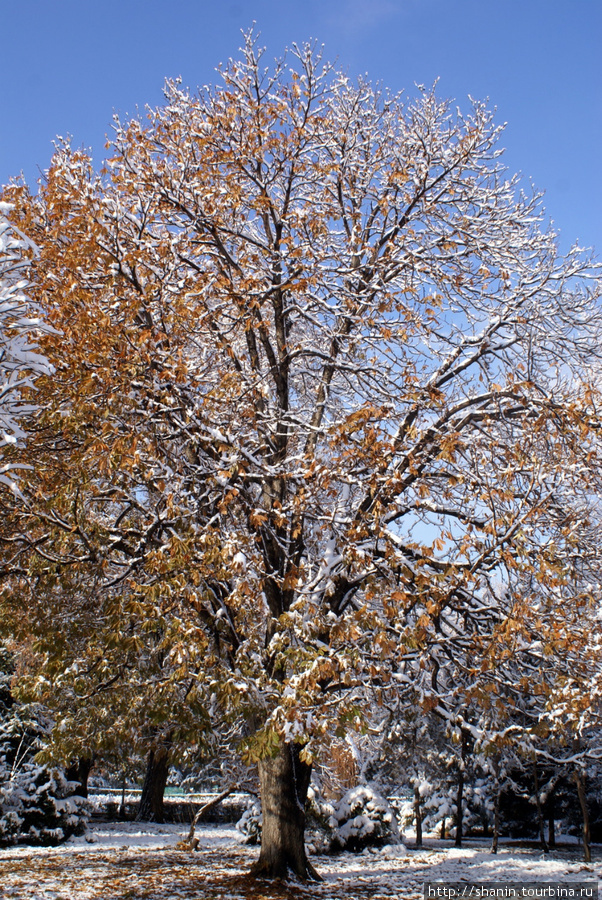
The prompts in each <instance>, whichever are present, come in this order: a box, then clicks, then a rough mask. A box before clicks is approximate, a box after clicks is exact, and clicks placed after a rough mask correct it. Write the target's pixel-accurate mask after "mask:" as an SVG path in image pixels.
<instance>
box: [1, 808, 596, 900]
mask: <svg viewBox="0 0 602 900" xmlns="http://www.w3.org/2000/svg"><path fill="white" fill-rule="evenodd" d="M186 833H187V829H186V828H185V827H184V826H182V825H141V824H139V823H111V824H106V823H96V822H93V823H92V826H91V829H90V831H89V832H88V834H87V835H85V836H84V837H78V838H72V839H71V840H70V841H69V842H68V843H67V844H65V845H63V846H60V847H55V848H31V847H15V848H11V849H8V850H0V897H1V898H2V900H143V898H144V900H271V898H274V900H276V898H287V900H288V898H293V897H299V898H304V897H307V898H308V900H309V898H311V900H368V898H370V900H398V898H399V900H418V898H422V897H423V885H424V883H425V882H434V881H438V882H448V883H452V882H476V883H478V882H506V883H507V882H510V881H518V882H533V881H547V882H556V883H560V884H563V885H566V884H567V883H568V882H575V881H589V882H592V881H597V882H600V881H601V880H602V852H601V848H596V852H595V853H594V862H593V864H591V865H589V866H586V865H585V864H584V863H583V862H582V861H581V859H580V856H579V850H578V848H577V847H575V849H572V848H562V849H559V850H557V851H555V852H553V853H550V854H548V855H547V856H544V855H543V854H542V853H541V852H540V851H538V850H532V849H525V848H517V847H512V846H508V845H505V846H504V845H502V848H501V850H500V852H499V853H498V855H497V856H492V855H491V854H490V853H489V851H488V849H487V848H486V846H485V844H482V845H479V844H476V843H473V842H469V844H468V846H467V847H465V848H463V849H461V850H456V849H455V848H453V847H450V846H449V843H446V844H445V845H442V844H441V843H440V842H437V841H432V842H429V843H428V846H427V847H426V848H425V849H423V850H420V851H417V850H412V849H408V850H406V849H405V848H404V847H386V848H383V849H382V850H381V851H378V852H366V853H363V854H361V855H353V854H349V853H344V854H341V855H339V856H318V857H313V858H312V861H313V862H314V864H315V865H316V868H317V869H318V871H319V872H320V874H321V875H322V877H323V878H324V881H323V882H322V883H321V884H317V885H316V884H311V885H302V884H294V885H291V884H288V885H267V884H265V883H263V884H261V885H258V884H257V883H255V884H253V883H249V882H248V881H247V880H246V879H245V877H244V876H245V873H246V871H247V869H248V868H249V866H250V864H251V862H252V861H253V859H254V858H255V857H256V856H257V852H258V851H257V848H256V847H247V846H244V845H242V844H241V843H240V835H239V834H238V832H237V831H236V830H235V829H234V828H233V827H228V826H213V827H204V828H201V829H199V830H198V831H197V835H198V837H199V838H200V846H199V851H198V852H196V853H190V852H187V851H185V850H182V849H180V848H179V847H178V846H177V845H178V843H179V842H180V841H181V840H183V838H184V837H185V836H186ZM473 896H474V895H473Z"/></svg>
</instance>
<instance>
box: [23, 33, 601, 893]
mask: <svg viewBox="0 0 602 900" xmlns="http://www.w3.org/2000/svg"><path fill="white" fill-rule="evenodd" d="M222 76H223V81H222V84H221V86H220V87H218V88H215V89H213V90H207V91H205V92H202V93H200V94H198V95H197V96H190V95H189V94H188V93H187V92H185V91H182V90H181V88H180V86H179V85H178V84H177V83H168V85H167V88H166V105H165V106H163V107H161V108H158V109H156V110H152V111H149V114H148V120H147V122H146V123H143V122H142V121H139V120H138V119H133V120H132V121H130V122H127V123H125V124H121V123H120V122H119V121H116V134H115V138H114V141H113V143H112V146H111V157H110V159H109V160H108V162H107V167H106V170H105V171H104V172H103V173H102V174H100V175H97V174H95V173H94V172H93V170H92V167H91V163H90V161H89V160H88V159H87V158H86V156H85V155H84V154H82V153H81V152H74V151H72V150H71V149H70V148H69V147H68V146H65V147H62V148H59V150H58V151H57V153H56V155H55V157H54V159H53V163H52V166H51V168H50V170H49V172H48V176H47V179H46V181H45V183H44V184H43V185H42V186H41V188H40V192H39V194H38V195H37V196H36V197H32V196H30V195H29V194H28V193H27V191H26V190H25V189H24V188H18V187H15V188H14V189H12V190H10V191H9V192H8V196H9V198H10V200H11V202H14V203H15V205H16V212H15V214H14V220H15V222H16V223H17V224H18V225H19V227H20V228H21V229H22V230H23V231H24V232H26V233H28V234H31V236H32V237H33V238H34V239H35V241H36V243H37V244H38V245H39V247H40V256H39V258H38V259H36V261H35V266H34V274H33V288H32V290H33V292H34V297H35V299H37V300H38V301H39V302H41V303H43V304H44V307H45V308H47V309H48V312H49V316H50V317H51V321H52V323H53V325H54V326H55V328H56V329H57V330H58V331H59V332H60V338H59V337H58V336H57V335H49V336H48V337H47V338H45V339H44V342H43V347H44V351H45V352H46V353H47V354H48V356H49V358H50V359H51V360H52V362H53V364H54V365H55V367H56V375H55V377H54V378H53V379H52V380H50V379H47V380H46V381H45V383H44V384H43V386H41V388H40V390H41V396H42V397H43V400H44V408H45V409H44V412H43V414H41V415H39V416H38V417H37V418H36V421H35V430H36V444H35V448H36V449H35V452H36V453H37V455H38V456H39V458H40V463H39V464H38V465H37V467H36V470H35V472H34V473H32V475H31V478H30V480H29V483H28V496H29V497H30V498H31V506H30V507H29V513H28V514H27V515H26V516H24V517H23V519H22V522H21V527H20V534H21V538H22V542H23V545H24V546H28V547H29V548H30V549H31V550H33V551H35V552H34V554H33V555H32V556H31V562H30V564H29V571H28V573H27V579H26V584H27V586H28V587H29V594H28V595H27V599H26V601H25V602H26V605H27V608H28V616H29V622H30V627H32V628H33V629H34V631H37V633H38V635H39V641H40V648H41V649H42V650H43V652H44V653H45V654H46V659H47V660H48V663H47V665H50V666H52V665H55V666H58V667H59V668H60V666H61V665H62V660H63V659H67V658H69V653H66V655H65V654H64V645H63V646H62V647H61V646H59V647H57V646H56V644H55V642H53V641H52V640H45V639H44V637H43V631H44V627H46V628H47V627H48V626H49V625H51V624H52V622H53V621H60V618H61V616H64V615H65V614H66V611H67V610H69V614H70V613H71V610H72V609H74V608H75V609H80V610H82V609H83V607H82V603H81V596H80V594H79V592H78V590H77V589H73V586H74V585H76V584H77V583H79V584H84V585H91V584H92V583H94V590H93V591H91V590H89V589H88V590H86V594H85V596H86V598H87V599H86V602H87V603H89V604H90V606H89V609H88V610H87V611H86V614H85V615H84V616H83V618H82V619H81V622H82V627H84V628H90V627H91V623H92V622H94V621H96V620H98V618H99V613H101V614H102V617H103V618H104V621H108V620H109V619H110V617H111V615H112V613H111V610H118V611H119V614H118V615H117V616H116V617H115V621H120V620H121V616H122V615H125V616H126V618H128V619H129V622H130V625H129V626H128V629H127V630H123V629H121V628H116V629H115V631H114V632H113V633H112V635H113V636H112V637H111V639H110V640H111V641H113V642H114V644H115V645H119V644H121V643H122V642H124V641H125V642H128V641H132V642H135V641H136V640H139V639H140V635H142V634H144V631H145V629H146V628H147V627H151V628H152V627H154V626H153V623H154V622H155V621H157V620H161V621H162V622H164V623H165V628H166V629H167V630H168V631H169V633H170V635H171V637H170V652H171V653H172V657H173V659H174V661H177V663H178V666H180V667H181V668H175V669H174V670H173V673H172V676H170V677H172V678H173V680H175V681H178V680H180V681H185V680H186V679H187V678H190V677H193V678H194V679H195V690H196V691H198V693H199V696H200V697H201V698H202V705H203V713H202V715H203V716H205V715H206V716H207V717H209V718H211V716H212V715H213V714H214V713H215V711H216V710H218V709H219V710H220V712H219V715H220V716H222V717H223V716H231V717H233V718H236V717H239V719H240V720H241V721H242V722H244V728H243V729H242V733H243V734H244V735H245V740H244V743H243V747H242V749H243V751H244V753H245V754H246V756H247V758H249V759H254V760H257V761H258V764H259V774H260V782H261V799H262V806H263V830H262V846H261V855H260V858H259V861H258V864H257V866H256V868H255V871H256V872H257V873H259V874H261V875H267V876H280V875H283V874H286V872H287V871H288V870H292V871H294V872H295V873H297V874H298V875H300V876H301V877H307V876H308V875H311V874H313V870H312V869H311V867H310V865H309V864H308V862H307V859H306V856H305V849H304V843H303V830H304V813H303V808H304V802H305V798H306V792H307V788H308V785H309V780H310V770H311V764H312V761H313V760H314V758H316V757H317V756H318V755H319V752H320V745H321V742H323V741H324V740H327V739H328V735H329V734H330V733H331V732H332V730H333V728H336V727H338V728H340V729H341V730H344V729H345V728H358V727H361V723H362V720H365V719H366V717H369V716H370V710H371V708H372V704H377V705H378V703H380V702H382V700H383V698H384V697H385V696H386V694H387V692H390V691H391V692H395V691H396V690H397V689H398V685H399V684H400V683H403V682H404V680H405V679H407V678H410V677H412V674H411V672H412V666H415V665H418V664H419V662H420V659H424V660H426V661H427V662H428V664H429V665H431V666H432V667H433V670H434V671H433V679H434V685H435V686H434V688H433V693H434V694H435V695H436V694H437V693H438V692H440V691H441V688H439V687H437V683H439V684H442V681H441V680H440V681H439V682H437V675H436V670H437V669H438V667H439V668H440V661H439V659H440V657H442V658H443V659H445V658H448V659H449V658H452V659H453V658H454V657H455V656H456V655H457V654H458V653H459V654H460V655H461V656H462V658H464V659H468V658H469V655H470V652H471V648H474V649H475V650H476V651H478V659H479V661H480V665H481V666H482V668H483V671H484V672H487V671H493V670H494V668H495V666H496V665H497V663H496V662H495V660H496V659H498V658H499V655H500V654H502V656H503V655H504V654H506V656H508V655H509V654H511V653H512V652H513V648H515V647H517V646H519V644H520V641H521V640H522V638H523V636H525V635H527V634H528V633H529V631H528V628H527V626H526V625H525V620H526V619H528V618H529V617H530V616H531V615H532V610H531V602H532V598H531V596H530V595H527V596H525V595H523V594H522V593H519V592H518V591H516V590H514V588H515V586H516V585H517V583H518V574H520V575H525V576H526V575H527V574H528V575H529V576H531V577H532V578H533V579H534V580H535V581H539V580H542V579H544V578H546V577H547V573H548V571H550V570H554V571H555V572H556V575H557V578H558V579H559V580H562V578H563V577H564V576H563V571H562V567H563V562H562V561H563V560H565V559H567V558H568V557H569V556H570V554H572V553H574V552H575V549H576V547H577V546H578V541H579V533H580V530H581V529H582V527H583V526H584V524H585V522H586V512H585V511H583V510H580V509H579V508H578V507H577V506H575V505H574V504H573V505H571V506H570V508H569V510H568V511H567V516H568V519H566V520H565V519H563V520H562V523H564V524H562V523H561V520H560V517H559V497H560V496H567V495H570V483H571V479H582V478H584V479H587V465H586V462H587V460H585V459H584V457H583V453H582V448H583V446H584V444H585V443H587V444H588V445H589V450H588V452H589V453H590V454H594V453H595V431H594V430H593V429H592V426H593V425H594V424H595V422H596V416H595V406H594V403H593V399H594V395H593V393H592V390H591V382H592V380H593V378H594V373H593V371H592V367H595V365H597V359H598V353H599V346H600V343H599V333H600V331H599V329H600V311H599V308H598V305H597V290H598V289H597V287H596V286H594V285H592V287H591V288H588V287H587V279H592V278H594V276H595V274H596V272H595V268H594V267H592V265H591V264H590V262H589V261H588V260H587V259H586V258H584V256H583V255H582V254H581V253H580V252H579V251H578V250H577V249H575V250H573V251H572V252H571V253H569V255H568V256H567V257H566V258H560V257H559V256H558V251H557V248H556V243H555V239H554V235H553V233H551V232H548V231H545V230H543V229H542V218H543V213H542V211H541V208H540V205H539V198H538V197H537V196H530V195H526V194H524V193H521V192H520V190H519V184H518V181H517V179H515V178H509V177H508V175H507V173H506V172H505V170H504V168H503V166H502V165H501V163H500V160H499V156H500V153H501V151H500V150H499V149H498V144H497V142H498V138H499V134H500V129H499V128H496V126H495V125H494V124H493V121H492V116H491V114H490V113H489V112H487V110H486V109H485V107H484V106H483V105H482V104H479V103H475V104H474V105H473V109H472V111H471V112H470V114H469V115H468V116H465V117H463V116H462V115H460V114H459V113H458V114H452V113H451V112H450V108H449V106H448V105H447V104H446V103H444V102H441V101H440V100H438V99H437V98H436V96H435V95H434V93H432V92H429V91H423V92H421V93H420V96H419V97H418V99H417V100H416V101H413V102H409V103H404V101H403V100H402V99H401V98H400V97H395V96H389V95H387V94H382V93H379V92H378V91H376V90H374V89H373V88H372V87H371V86H370V85H369V84H368V83H366V82H364V81H362V80H360V81H359V82H358V83H357V84H355V85H353V84H351V83H350V82H349V80H348V78H347V77H346V76H344V75H342V74H340V73H337V72H336V71H334V70H333V69H332V68H331V67H329V66H327V65H324V64H323V62H322V61H321V59H320V57H319V55H316V54H315V53H314V52H313V51H312V48H310V47H303V48H298V47H293V49H292V50H291V52H290V54H289V57H288V59H287V60H282V61H281V62H278V63H276V65H275V66H274V67H273V68H272V69H267V68H264V67H263V64H262V62H261V53H260V52H258V51H257V49H256V46H255V43H254V41H253V39H252V37H251V36H249V37H248V38H247V40H246V43H245V48H244V50H243V55H242V59H241V60H240V61H238V62H232V63H231V64H230V65H228V66H227V67H226V68H225V70H224V71H223V73H222ZM588 367H589V368H588ZM32 427H33V425H32ZM32 448H33V445H32ZM33 452H34V450H33V449H32V453H33ZM590 458H593V457H590ZM583 489H585V488H583ZM40 498H51V499H50V503H48V504H46V505H44V504H43V503H40V502H39V500H40ZM559 561H560V562H559ZM558 570H559V571H558ZM517 573H518V574H517ZM494 575H495V578H496V579H497V580H498V581H500V582H501V583H503V584H505V585H507V590H508V594H507V596H508V603H507V604H506V606H505V607H504V609H503V611H502V613H501V614H500V611H499V609H498V608H497V607H496V608H495V609H494V610H492V609H491V608H490V607H489V606H488V605H487V603H484V596H485V594H484V591H485V590H486V579H487V577H489V578H491V577H493V576H494ZM24 585H25V582H24V583H23V584H21V585H20V591H21V593H20V595H19V597H17V596H16V592H13V594H12V595H11V598H10V600H11V602H13V603H18V602H20V598H24V597H25V590H24ZM570 602H571V598H570V596H567V598H566V603H567V604H568V603H570ZM48 633H50V632H48ZM110 633H111V629H108V630H107V632H106V634H107V636H108V635H109V634H110ZM544 640H548V636H547V635H546V637H545V638H544ZM199 659H202V661H203V662H202V667H200V666H199V665H198V664H197V662H196V661H197V660H199ZM191 660H192V663H191V662H190V661H191ZM410 663H411V665H410ZM473 670H474V667H472V669H471V668H470V667H467V668H466V671H465V680H464V681H463V683H462V684H463V690H465V692H466V694H467V702H468V701H469V700H470V698H471V696H472V693H473V692H474V691H475V690H476V689H477V688H475V682H474V679H473V680H471V675H473V674H475V673H474V671H473ZM477 674H482V673H477ZM441 677H442V676H441ZM482 680H483V679H482V678H477V679H476V682H477V687H478V685H480V684H481V683H482ZM491 680H494V676H493V675H492V676H491ZM479 689H480V688H479ZM426 702H427V705H428V702H430V701H428V698H426ZM435 702H439V701H438V700H437V699H436V698H434V699H433V703H435Z"/></svg>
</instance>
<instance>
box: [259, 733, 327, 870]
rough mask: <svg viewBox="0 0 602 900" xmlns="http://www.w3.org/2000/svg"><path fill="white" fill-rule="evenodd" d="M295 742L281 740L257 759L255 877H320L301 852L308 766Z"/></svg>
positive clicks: (307, 786) (308, 780) (308, 779)
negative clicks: (258, 820) (259, 815)
mask: <svg viewBox="0 0 602 900" xmlns="http://www.w3.org/2000/svg"><path fill="white" fill-rule="evenodd" d="M299 751H300V748H299V746H298V745H297V744H283V745H282V746H281V747H280V750H279V751H278V754H277V755H276V756H274V757H271V758H269V759H262V760H260V762H259V783H260V788H261V811H262V817H263V822H262V826H261V852H260V854H259V859H258V860H257V862H256V863H255V864H254V866H253V867H252V869H251V874H252V875H254V876H256V877H258V878H287V876H288V875H289V873H292V874H294V875H296V876H297V877H298V878H301V879H303V880H304V881H306V880H308V879H311V880H315V881H319V880H320V876H319V875H318V874H317V872H316V871H315V869H314V868H313V866H312V865H311V864H310V863H309V861H308V859H307V855H306V852H305V801H306V800H307V790H308V788H309V782H310V778H311V766H308V765H307V763H304V762H302V761H301V760H300V759H299Z"/></svg>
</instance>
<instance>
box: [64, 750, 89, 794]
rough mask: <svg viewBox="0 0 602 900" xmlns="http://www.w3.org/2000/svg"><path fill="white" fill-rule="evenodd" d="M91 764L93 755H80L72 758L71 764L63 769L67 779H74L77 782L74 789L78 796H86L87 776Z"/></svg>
mask: <svg viewBox="0 0 602 900" xmlns="http://www.w3.org/2000/svg"><path fill="white" fill-rule="evenodd" d="M93 765H94V759H93V757H91V756H87V757H86V756H82V757H80V758H79V759H74V760H72V762H71V765H70V766H69V767H68V768H67V769H66V770H65V778H66V779H67V781H76V782H77V783H78V787H77V788H76V789H75V794H76V795H77V796H78V797H87V796H88V776H89V775H90V771H91V769H92V766H93Z"/></svg>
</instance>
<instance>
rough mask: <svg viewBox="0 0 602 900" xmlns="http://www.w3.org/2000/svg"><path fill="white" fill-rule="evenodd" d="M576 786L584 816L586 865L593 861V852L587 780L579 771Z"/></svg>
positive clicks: (576, 774)
mask: <svg viewBox="0 0 602 900" xmlns="http://www.w3.org/2000/svg"><path fill="white" fill-rule="evenodd" d="M573 777H574V779H575V784H576V785H577V794H578V796H579V805H580V806H581V815H582V816H583V859H584V861H585V862H586V863H589V862H591V861H592V850H591V840H590V829H589V811H588V808H587V797H586V795H585V778H584V776H583V775H582V774H581V772H580V771H579V770H578V769H575V771H574V773H573Z"/></svg>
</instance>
